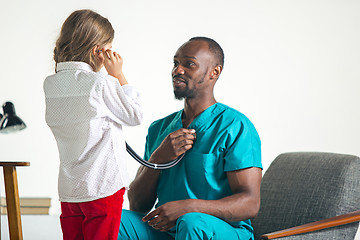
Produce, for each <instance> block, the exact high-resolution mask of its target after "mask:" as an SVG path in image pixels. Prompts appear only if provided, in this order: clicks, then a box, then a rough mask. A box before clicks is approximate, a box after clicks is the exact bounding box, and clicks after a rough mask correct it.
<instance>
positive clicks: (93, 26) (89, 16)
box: [54, 9, 115, 67]
mask: <svg viewBox="0 0 360 240" xmlns="http://www.w3.org/2000/svg"><path fill="white" fill-rule="evenodd" d="M114 34H115V31H114V29H113V27H112V25H111V23H110V22H109V20H108V19H107V18H105V17H103V16H101V15H100V14H98V13H96V12H94V11H92V10H89V9H83V10H77V11H75V12H73V13H71V14H70V16H69V17H68V18H67V19H66V20H65V22H64V23H63V25H62V27H61V31H60V35H59V38H58V39H57V41H56V44H55V48H54V60H55V62H56V63H59V62H68V61H80V62H86V63H88V64H90V65H91V66H92V67H94V65H95V61H94V56H93V55H92V53H91V50H92V49H93V47H95V46H96V45H100V47H103V46H104V45H106V44H108V43H111V42H112V41H113V39H114Z"/></svg>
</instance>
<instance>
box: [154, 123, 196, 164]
mask: <svg viewBox="0 0 360 240" xmlns="http://www.w3.org/2000/svg"><path fill="white" fill-rule="evenodd" d="M195 139H196V134H195V130H194V129H186V128H181V129H179V130H177V131H175V132H172V133H170V134H169V135H168V136H167V137H166V138H165V139H164V140H163V141H162V143H161V144H160V146H159V147H158V148H157V149H156V150H155V151H154V152H153V154H152V155H151V158H150V160H151V161H152V162H154V163H166V162H170V161H172V160H174V159H176V158H177V157H178V156H180V155H181V154H183V153H184V152H186V151H187V150H189V149H191V148H192V146H193V144H194V141H195Z"/></svg>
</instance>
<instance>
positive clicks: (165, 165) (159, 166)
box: [125, 142, 185, 170]
mask: <svg viewBox="0 0 360 240" xmlns="http://www.w3.org/2000/svg"><path fill="white" fill-rule="evenodd" d="M125 143H126V151H127V152H128V153H129V154H130V156H132V157H133V158H134V159H135V160H136V161H138V162H139V163H140V164H141V165H143V166H145V167H148V168H152V169H157V170H164V169H168V168H171V167H173V166H175V165H176V164H178V163H179V162H180V161H181V159H183V157H184V155H185V153H183V154H181V155H180V156H178V157H177V158H176V159H175V160H172V161H171V162H167V163H159V164H156V163H150V162H148V161H145V160H144V159H142V158H141V157H140V156H139V155H137V154H136V152H135V151H134V150H133V149H132V148H131V147H130V146H129V144H127V142H125Z"/></svg>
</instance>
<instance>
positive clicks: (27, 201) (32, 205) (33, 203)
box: [0, 197, 51, 215]
mask: <svg viewBox="0 0 360 240" xmlns="http://www.w3.org/2000/svg"><path fill="white" fill-rule="evenodd" d="M50 206H51V198H20V213H21V214H36V215H37V214H49V209H50ZM0 208H1V209H0V211H1V214H7V208H6V198H5V197H1V198H0Z"/></svg>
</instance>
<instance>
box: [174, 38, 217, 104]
mask: <svg viewBox="0 0 360 240" xmlns="http://www.w3.org/2000/svg"><path fill="white" fill-rule="evenodd" d="M213 65H214V57H213V55H212V54H211V53H210V51H209V46H208V43H206V42H204V41H199V40H194V41H190V42H187V43H185V44H184V45H182V46H181V47H180V48H179V49H178V50H177V52H176V54H175V56H174V67H173V69H172V79H173V89H174V94H175V98H176V99H180V100H181V99H183V98H185V99H189V98H196V97H197V96H200V95H201V94H202V92H203V91H205V90H206V89H207V88H208V87H209V85H208V82H209V78H210V72H211V69H212V66H213Z"/></svg>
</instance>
